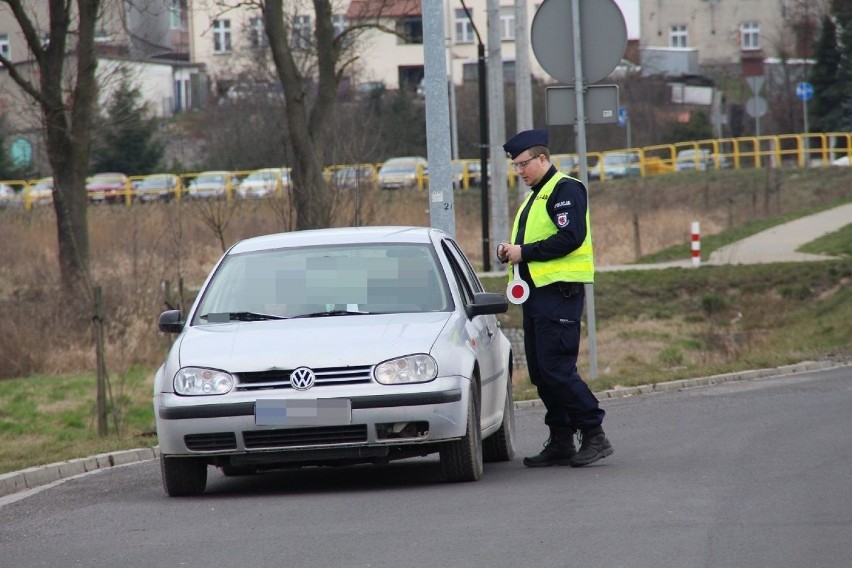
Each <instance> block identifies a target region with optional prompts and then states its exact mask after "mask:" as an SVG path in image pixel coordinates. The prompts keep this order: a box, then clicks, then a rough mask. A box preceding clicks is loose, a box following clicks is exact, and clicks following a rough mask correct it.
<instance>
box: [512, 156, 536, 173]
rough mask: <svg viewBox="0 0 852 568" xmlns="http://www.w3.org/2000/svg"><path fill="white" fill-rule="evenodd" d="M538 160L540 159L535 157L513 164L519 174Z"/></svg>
mask: <svg viewBox="0 0 852 568" xmlns="http://www.w3.org/2000/svg"><path fill="white" fill-rule="evenodd" d="M536 158H538V156H534V157H532V158H530V159H529V160H523V161H521V162H512V167H513V168H515V171H516V172H519V171H521V170H522V169H524V168H525V167H527V164H529V163H530V162H532V161H533V160H535V159H536Z"/></svg>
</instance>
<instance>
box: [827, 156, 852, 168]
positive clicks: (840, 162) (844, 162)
mask: <svg viewBox="0 0 852 568" xmlns="http://www.w3.org/2000/svg"><path fill="white" fill-rule="evenodd" d="M831 165H832V166H848V165H849V156H841V157H839V158H835V159H834V160H832V161H831Z"/></svg>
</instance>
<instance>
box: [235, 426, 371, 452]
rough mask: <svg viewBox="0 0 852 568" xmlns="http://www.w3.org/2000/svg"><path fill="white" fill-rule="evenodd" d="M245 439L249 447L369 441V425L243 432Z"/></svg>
mask: <svg viewBox="0 0 852 568" xmlns="http://www.w3.org/2000/svg"><path fill="white" fill-rule="evenodd" d="M243 441H244V442H245V445H246V448H247V449H258V448H289V447H295V446H329V445H334V444H357V443H362V442H366V441H367V425H366V424H358V425H354V426H324V427H322V428H287V429H283V430H259V431H254V432H243Z"/></svg>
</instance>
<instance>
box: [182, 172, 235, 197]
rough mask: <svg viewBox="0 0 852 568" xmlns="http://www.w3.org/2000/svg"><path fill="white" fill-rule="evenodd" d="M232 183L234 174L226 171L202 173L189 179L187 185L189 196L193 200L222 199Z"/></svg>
mask: <svg viewBox="0 0 852 568" xmlns="http://www.w3.org/2000/svg"><path fill="white" fill-rule="evenodd" d="M233 183H234V173H233V172H226V171H209V172H202V173H200V174H198V175H197V176H196V177H194V178H190V180H189V183H188V184H187V191H188V193H189V196H190V197H192V198H193V199H209V198H222V197H225V196H226V195H227V194H228V189H229V188H230V187H232V185H233Z"/></svg>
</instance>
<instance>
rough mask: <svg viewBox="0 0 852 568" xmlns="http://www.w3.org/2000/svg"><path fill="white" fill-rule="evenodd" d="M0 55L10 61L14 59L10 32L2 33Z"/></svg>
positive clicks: (0, 35)
mask: <svg viewBox="0 0 852 568" xmlns="http://www.w3.org/2000/svg"><path fill="white" fill-rule="evenodd" d="M0 55H2V56H3V57H5V58H6V59H8V60H9V61H11V60H12V47H11V45H10V44H9V35H8V34H0Z"/></svg>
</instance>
